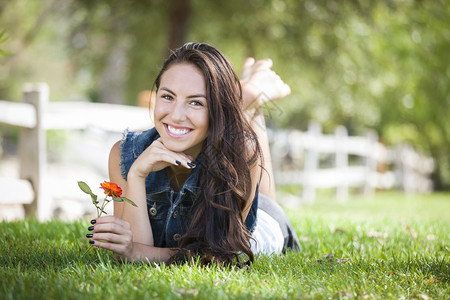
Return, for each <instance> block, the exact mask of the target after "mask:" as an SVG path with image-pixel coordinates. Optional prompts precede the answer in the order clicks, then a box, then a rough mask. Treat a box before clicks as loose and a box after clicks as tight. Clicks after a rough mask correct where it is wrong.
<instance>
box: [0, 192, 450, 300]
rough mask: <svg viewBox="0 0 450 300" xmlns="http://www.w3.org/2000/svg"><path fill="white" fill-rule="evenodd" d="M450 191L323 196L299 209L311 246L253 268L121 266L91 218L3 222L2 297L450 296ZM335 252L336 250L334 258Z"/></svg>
mask: <svg viewBox="0 0 450 300" xmlns="http://www.w3.org/2000/svg"><path fill="white" fill-rule="evenodd" d="M448 196H449V195H448V194H432V195H429V196H415V197H408V196H405V195H402V194H398V193H389V194H380V195H378V196H377V197H375V198H373V199H358V198H355V199H352V200H350V201H349V202H348V203H346V204H340V203H336V202H334V201H331V200H326V199H319V200H318V201H317V202H316V203H315V204H313V205H310V206H304V207H302V208H300V209H296V210H292V209H291V210H289V215H290V217H291V220H292V222H293V224H294V227H295V229H296V231H297V233H298V235H299V238H300V241H301V244H302V247H303V252H302V253H288V254H287V255H286V256H283V255H280V256H271V257H268V256H259V257H258V258H257V259H256V260H255V263H254V264H253V265H252V266H251V267H249V268H248V269H243V270H238V269H234V268H228V269H226V268H225V269H221V268H216V267H200V266H198V265H196V264H193V265H188V264H187V265H181V266H166V265H164V264H160V265H158V264H126V263H125V264H121V263H119V262H117V261H115V260H114V259H113V255H112V254H111V253H110V252H108V251H104V250H98V249H95V248H92V247H91V246H90V245H88V242H87V239H86V238H85V237H84V234H85V233H87V232H88V231H87V227H88V226H90V224H89V223H88V222H87V221H79V222H74V223H64V222H61V221H51V222H47V223H39V222H37V221H35V220H25V221H18V222H0V295H2V299H29V298H30V297H33V299H54V298H58V299H79V298H87V297H89V298H95V299H123V298H126V299H142V298H164V299H173V298H176V299H180V298H183V299H184V298H197V299H234V298H239V299H282V298H288V299H298V298H306V299H310V298H313V299H316V298H319V299H329V298H332V299H341V298H375V299H399V298H406V299H408V298H419V299H420V298H423V299H428V298H432V299H447V298H449V297H450V294H449V289H448V285H449V282H450V277H449V274H450V269H449V268H450V262H449V255H450V244H449V232H450V223H449V220H448V218H447V216H446V214H445V212H446V211H448V210H449V209H450V207H449V202H448ZM330 254H332V255H330Z"/></svg>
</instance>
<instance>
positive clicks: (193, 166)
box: [187, 162, 196, 168]
mask: <svg viewBox="0 0 450 300" xmlns="http://www.w3.org/2000/svg"><path fill="white" fill-rule="evenodd" d="M187 165H188V166H189V167H191V168H195V166H196V164H195V163H189V162H188V163H187Z"/></svg>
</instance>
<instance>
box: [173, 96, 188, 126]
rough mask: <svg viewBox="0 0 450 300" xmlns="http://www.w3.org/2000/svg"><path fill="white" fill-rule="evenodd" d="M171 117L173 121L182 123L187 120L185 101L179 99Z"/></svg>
mask: <svg viewBox="0 0 450 300" xmlns="http://www.w3.org/2000/svg"><path fill="white" fill-rule="evenodd" d="M170 117H171V119H172V121H173V122H175V123H180V122H183V121H185V120H186V107H185V106H184V103H183V101H177V102H176V103H175V105H174V107H173V110H172V112H171V113H170Z"/></svg>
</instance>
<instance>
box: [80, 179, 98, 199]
mask: <svg viewBox="0 0 450 300" xmlns="http://www.w3.org/2000/svg"><path fill="white" fill-rule="evenodd" d="M78 186H79V187H80V189H81V190H82V191H83V192H85V193H86V194H88V195H91V196H92V195H94V194H92V191H91V188H90V187H89V185H87V184H86V183H85V182H83V181H78ZM94 196H95V199H97V196H96V195H94Z"/></svg>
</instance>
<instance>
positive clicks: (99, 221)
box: [86, 216, 133, 260]
mask: <svg viewBox="0 0 450 300" xmlns="http://www.w3.org/2000/svg"><path fill="white" fill-rule="evenodd" d="M91 223H93V225H92V226H90V227H89V228H88V230H89V231H91V233H89V234H87V235H86V237H87V238H89V243H90V244H91V245H93V246H95V247H99V248H103V249H107V250H111V251H113V252H114V253H115V254H116V257H117V256H118V257H120V258H126V259H129V260H132V259H133V233H132V231H131V228H130V224H129V223H128V222H127V221H124V220H122V219H120V218H117V217H114V216H107V217H100V218H96V219H94V220H92V221H91Z"/></svg>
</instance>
